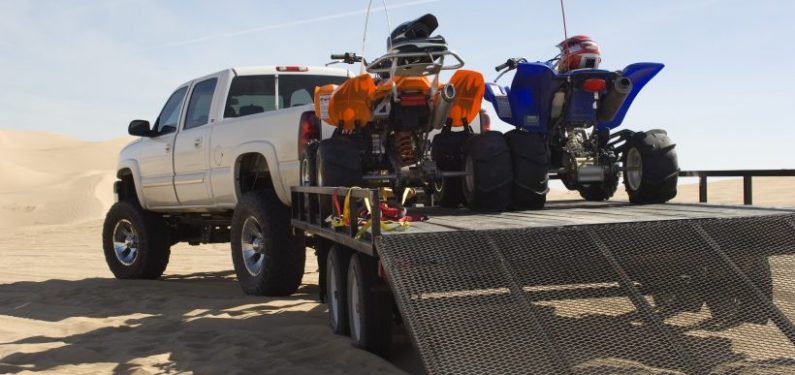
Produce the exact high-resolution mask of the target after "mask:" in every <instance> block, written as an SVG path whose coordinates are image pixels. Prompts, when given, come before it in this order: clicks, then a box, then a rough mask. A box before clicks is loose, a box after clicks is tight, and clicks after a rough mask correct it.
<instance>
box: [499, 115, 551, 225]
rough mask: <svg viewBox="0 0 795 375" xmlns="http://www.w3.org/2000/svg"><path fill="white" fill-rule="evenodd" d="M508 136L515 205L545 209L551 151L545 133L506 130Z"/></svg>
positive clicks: (520, 208) (506, 137)
mask: <svg viewBox="0 0 795 375" xmlns="http://www.w3.org/2000/svg"><path fill="white" fill-rule="evenodd" d="M505 139H506V141H507V143H508V147H509V148H510V150H511V163H512V165H513V194H512V206H513V208H515V209H519V210H540V209H542V208H544V204H545V203H546V201H547V192H549V150H548V149H547V141H546V139H545V136H544V135H543V134H539V133H530V132H525V131H521V130H519V129H514V130H511V131H509V132H508V133H505Z"/></svg>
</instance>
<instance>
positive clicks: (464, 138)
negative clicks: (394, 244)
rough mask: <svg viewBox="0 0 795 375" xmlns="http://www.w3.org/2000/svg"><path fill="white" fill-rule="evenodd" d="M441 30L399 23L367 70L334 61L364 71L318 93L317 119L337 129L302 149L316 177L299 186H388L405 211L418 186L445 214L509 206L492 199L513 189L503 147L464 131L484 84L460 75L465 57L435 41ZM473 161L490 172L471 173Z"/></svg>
mask: <svg viewBox="0 0 795 375" xmlns="http://www.w3.org/2000/svg"><path fill="white" fill-rule="evenodd" d="M437 26H438V23H437V21H436V17H434V16H433V15H431V14H426V15H424V16H422V17H420V18H418V19H416V20H414V21H410V22H406V23H403V24H401V25H400V26H398V27H397V28H396V29H395V30H394V31H393V32H392V33H391V34H390V36H389V38H388V40H387V47H388V51H387V53H386V54H385V55H383V56H381V57H378V58H377V59H375V60H374V61H372V62H369V63H368V62H367V61H366V60H364V58H363V57H361V56H357V55H356V54H354V53H345V54H339V55H332V56H331V58H332V59H335V60H340V62H344V63H349V64H354V63H362V64H363V65H364V66H365V69H366V73H363V74H361V75H359V76H356V77H354V78H351V79H349V80H348V81H346V82H344V83H343V84H341V85H339V86H337V85H326V86H321V87H317V88H316V89H315V98H314V99H315V115H316V116H317V117H319V118H320V119H322V120H323V121H324V122H325V123H327V124H329V125H331V126H334V127H336V129H335V131H334V133H333V135H332V137H331V138H329V139H325V140H322V141H321V142H319V146H318V147H307V148H306V149H305V155H304V156H303V158H304V161H305V162H302V165H304V164H306V165H310V164H314V169H315V170H316V174H315V175H312V173H311V172H309V173H303V172H302V175H303V176H305V177H303V179H304V180H307V181H302V183H307V182H308V183H309V184H310V185H318V186H346V187H350V186H359V187H388V188H391V190H392V191H393V192H394V197H396V198H397V199H396V201H395V202H394V203H395V204H396V205H403V204H404V203H405V202H404V201H405V197H406V196H408V194H405V195H404V194H403V192H405V191H406V190H407V189H408V188H420V189H419V190H420V191H424V192H425V193H426V195H427V193H428V192H432V193H433V194H435V196H436V201H437V202H439V203H440V204H442V205H446V206H458V205H459V204H461V203H464V201H466V203H467V204H468V205H469V206H470V207H471V208H474V209H479V210H502V209H504V208H505V206H506V205H507V203H505V202H502V201H501V197H500V198H498V199H494V198H493V197H492V196H491V195H490V193H494V192H495V188H497V189H499V188H502V189H505V188H506V187H507V188H508V189H510V181H511V180H512V176H511V171H510V164H509V163H508V164H506V163H505V162H509V161H510V160H508V156H509V154H508V149H507V145H506V144H505V141H504V140H503V137H502V135H501V134H499V133H495V132H487V133H485V134H474V132H473V130H472V128H471V126H470V125H471V124H472V122H473V120H474V119H475V118H476V117H477V116H479V115H480V112H481V108H480V106H481V103H482V99H483V94H484V90H485V82H484V79H483V76H482V74H480V73H478V72H474V71H469V70H461V69H459V68H461V67H463V66H464V61H463V60H462V59H461V57H460V56H459V55H458V54H456V53H455V52H453V51H451V50H449V49H448V47H447V43H446V41H445V39H444V38H443V37H442V36H438V35H437V36H431V33H432V32H433V31H434V30H435V29H436V28H437ZM443 70H455V73H454V74H453V75H452V77H451V78H450V80H449V82H448V83H447V84H442V83H440V82H439V74H440V72H441V71H443ZM313 159H314V160H316V161H315V162H314V163H312V162H311V161H312V160H313ZM467 159H469V160H470V161H469V164H470V167H469V168H466V167H465V166H466V163H467V162H466V160H467ZM473 160H474V162H475V163H480V164H484V163H485V164H491V165H492V166H491V167H489V168H486V167H482V166H480V167H479V168H480V169H477V170H475V171H474V173H473V172H472V169H473V168H472V163H473ZM506 166H507V167H506ZM310 169H312V168H311V167H308V168H306V170H310ZM498 179H501V181H497V182H498V183H496V184H495V183H494V180H498ZM310 180H311V181H310ZM466 181H469V184H467V183H466ZM474 181H477V182H478V183H480V184H481V185H484V186H487V188H488V189H477V188H475V186H476V185H477V184H475V182H474ZM508 194H510V193H509V192H508ZM502 195H504V194H502ZM401 197H403V199H400V198H401ZM409 203H410V202H409Z"/></svg>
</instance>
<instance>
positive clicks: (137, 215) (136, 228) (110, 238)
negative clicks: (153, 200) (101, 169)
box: [102, 201, 171, 279]
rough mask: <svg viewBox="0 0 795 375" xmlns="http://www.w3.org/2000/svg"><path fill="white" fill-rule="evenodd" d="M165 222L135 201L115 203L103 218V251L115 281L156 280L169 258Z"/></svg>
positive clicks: (169, 249) (168, 242)
mask: <svg viewBox="0 0 795 375" xmlns="http://www.w3.org/2000/svg"><path fill="white" fill-rule="evenodd" d="M170 243H171V240H170V239H169V234H168V228H167V226H166V222H165V221H164V220H163V218H161V217H160V216H158V215H156V214H154V213H152V212H149V211H146V210H144V209H143V208H141V207H140V206H139V205H137V202H125V201H122V202H117V203H115V204H114V205H113V206H111V208H110V210H109V211H108V214H107V215H105V223H104V224H103V227H102V248H103V250H104V253H105V261H106V262H107V263H108V267H109V268H110V271H111V272H113V275H114V276H115V277H116V278H117V279H157V278H158V277H160V275H162V274H163V271H165V270H166V266H167V265H168V258H169V256H170V255H171V248H170Z"/></svg>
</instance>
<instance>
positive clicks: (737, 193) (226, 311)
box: [0, 130, 795, 374]
mask: <svg viewBox="0 0 795 375" xmlns="http://www.w3.org/2000/svg"><path fill="white" fill-rule="evenodd" d="M128 141H129V138H122V139H117V140H113V141H108V142H84V141H80V140H76V139H71V138H68V137H63V136H58V135H54V134H48V133H39V132H21V131H9V130H0V373H20V374H23V373H28V372H43V373H52V374H70V373H98V374H124V373H134V374H153V373H197V374H218V373H231V374H234V373H280V374H281V373H300V374H311V373H318V374H321V373H322V374H337V373H338V374H352V373H362V374H389V373H404V371H407V372H410V373H415V372H418V371H419V370H420V368H421V366H420V364H419V362H418V359H417V357H416V354H414V352H413V350H412V349H411V345H410V344H409V342H408V339H407V338H406V337H405V333H403V334H401V335H399V337H398V338H397V341H398V343H397V353H396V355H395V358H394V359H393V360H392V363H389V362H387V361H384V360H382V359H380V358H378V357H375V356H373V355H370V354H369V353H366V352H364V351H361V350H356V349H354V348H352V347H351V346H350V344H349V341H348V339H347V338H344V337H340V336H335V335H333V334H331V332H330V330H329V329H328V327H327V323H326V319H327V317H326V312H327V310H326V307H325V305H322V304H319V303H318V302H317V301H316V294H317V272H316V270H317V267H316V265H315V259H314V256H312V255H313V254H311V253H308V254H307V255H308V257H307V267H306V270H307V272H306V274H305V276H304V284H303V285H302V287H301V288H300V290H299V292H298V293H297V294H296V295H294V296H293V297H291V298H281V299H270V298H260V297H247V296H244V295H243V293H242V292H241V290H240V288H239V287H238V286H237V284H236V282H235V279H234V275H233V272H232V271H231V259H230V255H229V250H228V246H227V245H206V246H198V247H191V246H188V245H184V244H180V245H177V246H175V247H174V248H173V250H172V256H171V261H170V264H169V267H168V269H167V271H166V274H165V276H164V277H163V279H162V280H157V281H118V280H115V279H113V278H112V275H111V273H110V272H109V271H108V269H107V267H106V265H105V261H104V258H103V256H102V250H101V246H100V232H101V223H102V221H101V220H102V217H103V216H104V213H105V211H106V210H107V208H108V207H109V206H110V204H111V203H112V201H113V196H112V188H111V183H112V181H113V168H114V166H115V158H116V154H117V152H118V150H119V149H120V148H121V147H122V146H123V145H124V144H126V143H127V142H128ZM754 184H755V186H754V188H755V196H754V200H755V203H757V204H765V205H776V206H789V207H795V178H758V179H755V180H754ZM619 190H621V189H619ZM709 197H710V202H717V203H732V204H740V203H741V202H742V193H741V182H740V181H739V180H724V181H717V182H711V183H710V191H709ZM575 198H577V199H578V196H577V195H576V193H570V192H561V191H555V192H553V193H552V194H551V196H550V199H575ZM616 198H617V199H626V195H625V194H624V193H623V192H622V191H619V192H618V193H617V197H616ZM697 198H698V188H697V186H696V185H683V186H681V187H680V193H679V196H678V197H677V201H681V202H695V201H697Z"/></svg>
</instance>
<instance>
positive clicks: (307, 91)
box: [224, 74, 348, 118]
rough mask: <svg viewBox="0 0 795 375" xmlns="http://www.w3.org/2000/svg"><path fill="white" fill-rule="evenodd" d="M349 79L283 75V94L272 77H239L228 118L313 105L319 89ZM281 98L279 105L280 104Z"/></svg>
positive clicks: (230, 98)
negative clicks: (316, 89)
mask: <svg viewBox="0 0 795 375" xmlns="http://www.w3.org/2000/svg"><path fill="white" fill-rule="evenodd" d="M346 79H348V78H347V77H335V76H319V75H306V74H301V75H298V74H296V75H280V76H279V95H278V98H277V97H276V79H275V76H272V75H260V76H239V77H235V78H234V79H232V84H231V86H230V88H229V95H228V96H227V99H226V110H225V111H224V117H227V118H228V117H241V116H247V115H253V114H255V113H262V112H269V111H273V110H275V109H277V108H290V107H295V106H298V105H304V104H310V103H312V96H313V95H314V92H315V87H316V86H323V85H327V84H330V83H332V84H337V85H338V84H340V83H342V82H345V80H346ZM277 99H278V103H277Z"/></svg>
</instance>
